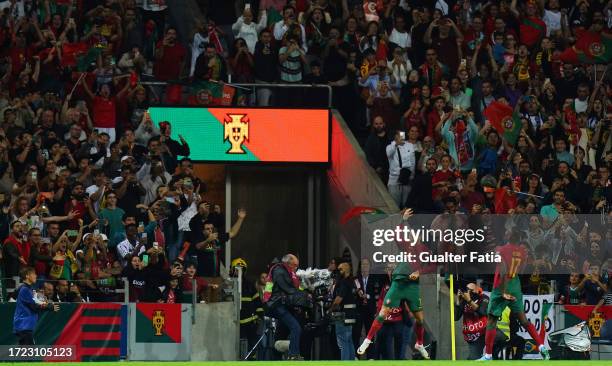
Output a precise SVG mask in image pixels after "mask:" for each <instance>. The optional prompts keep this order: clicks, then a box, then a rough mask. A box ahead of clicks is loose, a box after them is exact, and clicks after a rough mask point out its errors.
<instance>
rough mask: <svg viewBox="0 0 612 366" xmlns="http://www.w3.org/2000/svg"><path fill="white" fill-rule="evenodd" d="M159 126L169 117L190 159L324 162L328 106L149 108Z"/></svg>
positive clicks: (210, 160)
mask: <svg viewBox="0 0 612 366" xmlns="http://www.w3.org/2000/svg"><path fill="white" fill-rule="evenodd" d="M149 114H150V115H151V119H152V120H153V122H154V123H155V125H158V124H159V123H160V122H162V121H168V122H170V124H171V126H172V128H171V134H172V138H173V139H176V140H178V136H179V135H181V136H183V138H184V139H185V140H186V141H187V143H188V144H189V149H190V150H191V155H190V158H191V159H193V160H195V161H203V162H268V163H327V162H328V161H329V111H328V110H326V109H249V108H167V107H155V108H150V109H149Z"/></svg>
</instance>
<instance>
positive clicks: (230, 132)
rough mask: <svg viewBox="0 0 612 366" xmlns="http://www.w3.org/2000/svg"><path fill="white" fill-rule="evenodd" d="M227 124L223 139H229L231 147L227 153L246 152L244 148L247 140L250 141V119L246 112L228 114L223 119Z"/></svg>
mask: <svg viewBox="0 0 612 366" xmlns="http://www.w3.org/2000/svg"><path fill="white" fill-rule="evenodd" d="M223 122H224V124H225V128H224V134H223V141H226V140H229V142H230V144H231V146H232V147H231V148H230V149H229V150H227V152H226V153H227V154H246V152H245V151H244V149H243V148H242V144H243V143H244V142H245V141H249V119H248V117H247V115H246V114H228V115H227V118H225V120H224V121H223Z"/></svg>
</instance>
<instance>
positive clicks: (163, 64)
mask: <svg viewBox="0 0 612 366" xmlns="http://www.w3.org/2000/svg"><path fill="white" fill-rule="evenodd" d="M161 47H164V46H163V41H159V42H157V48H161ZM186 54H187V50H186V49H185V47H183V45H181V44H179V43H175V44H174V46H166V47H164V55H163V57H162V58H161V59H159V60H156V61H155V77H156V78H157V79H158V80H160V81H166V80H175V79H178V78H179V75H180V73H181V63H182V62H183V60H184V59H185V55H186Z"/></svg>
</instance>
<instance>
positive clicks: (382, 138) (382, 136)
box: [365, 116, 392, 184]
mask: <svg viewBox="0 0 612 366" xmlns="http://www.w3.org/2000/svg"><path fill="white" fill-rule="evenodd" d="M391 140H392V139H391V138H389V136H388V134H387V129H386V125H385V121H384V120H383V118H382V117H381V116H376V117H374V120H373V121H372V132H371V133H370V135H369V136H368V139H367V140H366V145H365V154H366V158H367V159H368V163H370V166H371V167H372V168H374V170H376V173H377V174H378V176H379V177H380V179H381V180H382V181H383V183H385V184H387V179H389V159H388V158H387V152H386V148H387V145H389V143H390V142H391Z"/></svg>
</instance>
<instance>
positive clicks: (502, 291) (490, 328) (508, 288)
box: [478, 232, 550, 361]
mask: <svg viewBox="0 0 612 366" xmlns="http://www.w3.org/2000/svg"><path fill="white" fill-rule="evenodd" d="M519 240H520V234H519V233H518V232H513V233H512V234H511V235H510V241H509V242H508V243H507V244H506V245H504V246H501V247H497V248H496V251H497V253H498V254H499V255H500V256H501V258H502V261H501V262H500V263H498V265H497V268H496V269H495V280H494V281H493V291H491V299H490V301H489V309H488V313H489V315H488V321H487V332H486V333H485V354H484V355H483V356H482V357H481V358H480V359H479V360H478V361H489V360H492V359H493V343H494V342H495V334H496V327H497V319H499V318H500V317H501V315H502V312H503V311H504V309H505V308H506V307H509V308H510V311H511V312H512V313H514V314H516V315H517V317H518V320H519V321H520V322H521V325H522V326H523V328H525V329H527V331H528V332H529V335H530V336H531V338H533V340H534V341H535V342H537V344H538V350H539V351H540V354H541V355H542V358H544V359H545V360H549V359H550V355H549V354H548V349H547V348H546V346H545V345H544V340H543V339H541V337H540V335H539V334H538V332H537V331H536V329H535V327H534V326H533V324H531V323H530V322H529V321H528V320H527V317H526V316H525V308H524V307H523V292H522V291H521V281H520V280H519V277H518V274H519V273H521V271H522V270H523V268H525V264H526V262H527V249H526V248H525V247H524V246H523V245H521V244H514V243H518V242H519Z"/></svg>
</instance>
